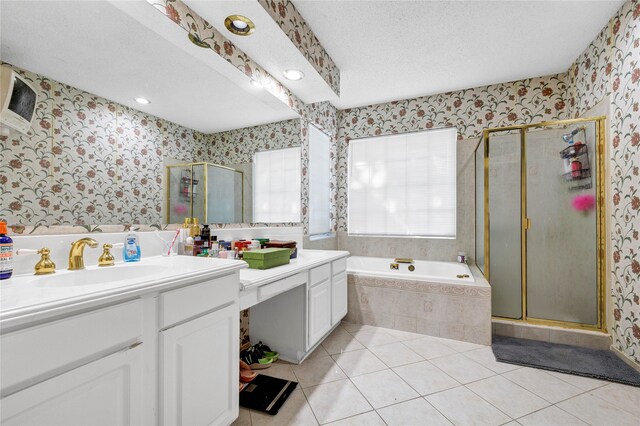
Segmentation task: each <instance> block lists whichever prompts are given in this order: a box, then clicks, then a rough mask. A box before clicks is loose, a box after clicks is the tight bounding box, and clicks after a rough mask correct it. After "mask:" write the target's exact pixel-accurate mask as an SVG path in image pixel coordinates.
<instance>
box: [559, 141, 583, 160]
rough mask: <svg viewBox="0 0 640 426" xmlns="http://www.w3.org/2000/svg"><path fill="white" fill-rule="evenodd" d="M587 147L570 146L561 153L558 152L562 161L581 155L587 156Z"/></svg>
mask: <svg viewBox="0 0 640 426" xmlns="http://www.w3.org/2000/svg"><path fill="white" fill-rule="evenodd" d="M587 152H588V151H587V145H586V144H584V143H580V144H571V145H569V146H568V147H566V148H565V149H563V150H562V151H560V157H561V158H562V159H563V160H564V159H571V158H576V157H579V156H581V155H588V153H587Z"/></svg>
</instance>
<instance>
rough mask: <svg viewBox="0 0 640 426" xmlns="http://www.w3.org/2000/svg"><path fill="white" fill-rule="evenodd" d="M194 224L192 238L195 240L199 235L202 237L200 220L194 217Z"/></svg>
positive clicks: (192, 225)
mask: <svg viewBox="0 0 640 426" xmlns="http://www.w3.org/2000/svg"><path fill="white" fill-rule="evenodd" d="M192 220H193V223H192V224H191V236H192V237H193V238H195V237H196V236H197V235H200V225H198V218H197V217H194V218H193V219H192Z"/></svg>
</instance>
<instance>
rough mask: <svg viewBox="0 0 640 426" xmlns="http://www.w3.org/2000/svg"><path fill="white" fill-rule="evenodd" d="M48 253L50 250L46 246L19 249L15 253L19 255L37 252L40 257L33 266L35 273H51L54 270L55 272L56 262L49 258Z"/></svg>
mask: <svg viewBox="0 0 640 426" xmlns="http://www.w3.org/2000/svg"><path fill="white" fill-rule="evenodd" d="M50 253H51V250H49V249H48V248H47V247H43V248H41V249H40V250H31V249H19V250H17V251H16V255H19V256H24V255H32V254H39V255H41V256H42V257H41V258H40V261H39V262H38V263H36V266H35V267H34V269H35V271H36V272H35V274H36V275H46V274H53V273H54V272H56V264H55V263H53V260H51V258H50V257H49V254H50Z"/></svg>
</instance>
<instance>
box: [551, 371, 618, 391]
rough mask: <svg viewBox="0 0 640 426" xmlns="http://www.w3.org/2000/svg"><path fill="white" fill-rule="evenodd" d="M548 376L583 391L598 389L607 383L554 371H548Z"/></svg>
mask: <svg viewBox="0 0 640 426" xmlns="http://www.w3.org/2000/svg"><path fill="white" fill-rule="evenodd" d="M549 374H551V375H552V376H554V377H557V378H558V379H560V380H563V381H565V382H567V383H569V384H571V385H573V386H575V387H577V388H579V389H582V390H584V391H588V390H592V389H596V388H599V387H600V386H604V385H606V384H608V383H609V382H607V381H604V380H598V379H592V378H591V377H583V376H576V375H575V374H565V373H558V372H556V371H549Z"/></svg>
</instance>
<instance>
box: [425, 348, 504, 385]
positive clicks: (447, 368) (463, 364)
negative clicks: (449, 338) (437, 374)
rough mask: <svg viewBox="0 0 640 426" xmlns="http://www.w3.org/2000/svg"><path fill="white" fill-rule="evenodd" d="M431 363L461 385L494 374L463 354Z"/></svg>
mask: <svg viewBox="0 0 640 426" xmlns="http://www.w3.org/2000/svg"><path fill="white" fill-rule="evenodd" d="M431 363H432V364H433V365H435V366H436V367H438V368H439V369H441V370H442V371H444V372H445V373H447V374H448V375H450V376H451V377H453V378H454V379H456V380H457V381H459V382H460V383H463V384H464V383H471V382H475V381H476V380H480V379H484V378H487V377H491V376H494V375H495V374H496V373H495V372H493V371H491V370H489V369H488V368H485V367H483V366H482V365H480V364H478V363H477V362H475V361H472V360H470V359H469V358H467V357H466V356H464V355H463V354H454V355H446V356H443V357H440V358H435V359H432V360H431Z"/></svg>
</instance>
